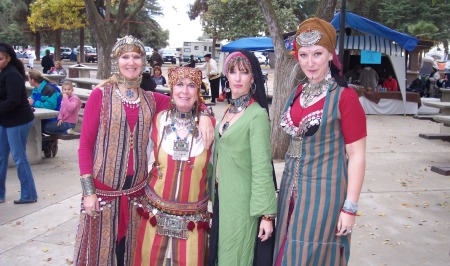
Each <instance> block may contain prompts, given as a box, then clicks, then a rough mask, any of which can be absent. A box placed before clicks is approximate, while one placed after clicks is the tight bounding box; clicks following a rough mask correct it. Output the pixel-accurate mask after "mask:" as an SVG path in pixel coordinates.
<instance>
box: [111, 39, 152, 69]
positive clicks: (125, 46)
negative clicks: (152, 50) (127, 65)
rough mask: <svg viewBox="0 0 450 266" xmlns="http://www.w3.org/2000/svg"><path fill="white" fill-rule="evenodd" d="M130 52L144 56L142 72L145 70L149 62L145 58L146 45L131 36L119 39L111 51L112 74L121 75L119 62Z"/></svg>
mask: <svg viewBox="0 0 450 266" xmlns="http://www.w3.org/2000/svg"><path fill="white" fill-rule="evenodd" d="M128 52H136V53H138V54H140V55H141V56H142V63H143V64H142V70H144V68H145V66H146V63H147V60H146V58H145V48H144V43H142V41H141V40H139V39H137V38H134V37H133V36H131V35H128V36H125V37H123V38H121V39H118V40H117V42H116V44H114V46H113V48H112V51H111V58H112V61H111V64H112V66H111V74H119V66H118V60H119V57H120V56H121V55H122V54H124V53H128Z"/></svg>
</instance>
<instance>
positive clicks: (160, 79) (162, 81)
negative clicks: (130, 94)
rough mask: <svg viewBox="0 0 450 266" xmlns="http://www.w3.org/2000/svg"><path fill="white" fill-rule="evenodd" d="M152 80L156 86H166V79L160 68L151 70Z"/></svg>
mask: <svg viewBox="0 0 450 266" xmlns="http://www.w3.org/2000/svg"><path fill="white" fill-rule="evenodd" d="M152 78H153V80H154V81H155V83H156V85H157V86H158V85H162V86H166V78H165V77H164V76H163V75H162V70H161V67H159V66H155V68H154V69H153V76H152Z"/></svg>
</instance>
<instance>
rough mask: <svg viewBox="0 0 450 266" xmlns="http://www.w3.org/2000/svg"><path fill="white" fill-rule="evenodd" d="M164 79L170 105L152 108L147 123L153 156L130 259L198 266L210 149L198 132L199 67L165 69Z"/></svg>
mask: <svg viewBox="0 0 450 266" xmlns="http://www.w3.org/2000/svg"><path fill="white" fill-rule="evenodd" d="M169 84H170V88H171V95H172V102H173V105H172V106H170V107H169V109H168V110H167V111H163V112H161V113H159V114H157V116H156V119H154V121H153V125H152V129H153V130H152V134H151V139H152V142H153V143H155V145H154V147H153V154H154V156H155V162H154V164H153V168H152V171H151V173H150V176H149V179H148V182H147V185H146V189H145V195H146V197H145V200H144V202H143V204H142V206H140V207H138V210H137V211H138V213H139V214H140V215H141V221H140V225H139V231H138V238H137V244H136V252H135V255H136V256H135V260H134V264H135V265H155V266H156V265H158V266H159V265H173V266H177V265H180V266H183V265H184V266H194V265H197V266H202V265H205V258H206V256H207V243H208V242H207V239H208V238H207V237H208V232H209V215H208V211H207V206H208V199H209V194H208V189H207V172H208V171H207V166H208V163H209V158H210V155H211V151H210V150H209V149H208V146H206V145H205V143H204V142H203V140H201V139H199V138H198V118H199V115H200V110H199V106H200V105H201V104H202V98H201V93H200V87H201V84H202V72H201V71H200V70H199V69H195V68H190V67H177V68H173V69H169ZM211 122H213V118H211Z"/></svg>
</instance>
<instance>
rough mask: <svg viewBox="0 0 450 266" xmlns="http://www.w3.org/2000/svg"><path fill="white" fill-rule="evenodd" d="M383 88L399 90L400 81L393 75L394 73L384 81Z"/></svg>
mask: <svg viewBox="0 0 450 266" xmlns="http://www.w3.org/2000/svg"><path fill="white" fill-rule="evenodd" d="M383 88H385V89H387V91H398V83H397V81H396V80H395V79H394V78H393V77H392V74H389V75H388V77H387V79H385V80H384V81H383Z"/></svg>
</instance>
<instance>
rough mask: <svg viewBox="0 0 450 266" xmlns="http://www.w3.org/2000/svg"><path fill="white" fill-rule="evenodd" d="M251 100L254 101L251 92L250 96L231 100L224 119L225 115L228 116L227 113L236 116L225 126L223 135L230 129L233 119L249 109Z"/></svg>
mask: <svg viewBox="0 0 450 266" xmlns="http://www.w3.org/2000/svg"><path fill="white" fill-rule="evenodd" d="M251 99H252V94H251V92H249V93H248V94H245V95H242V96H240V97H238V98H236V99H231V100H230V107H229V108H228V110H227V111H226V112H225V114H224V116H223V117H224V118H225V115H227V113H230V114H234V115H233V116H232V117H231V118H230V119H228V120H227V121H226V122H225V123H224V124H223V126H222V135H223V133H225V131H226V130H227V129H228V128H229V127H230V122H231V120H233V118H234V117H235V116H236V115H237V114H238V113H240V112H241V111H242V110H245V108H247V106H248V103H249V102H250V100H251ZM222 120H223V118H222Z"/></svg>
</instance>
